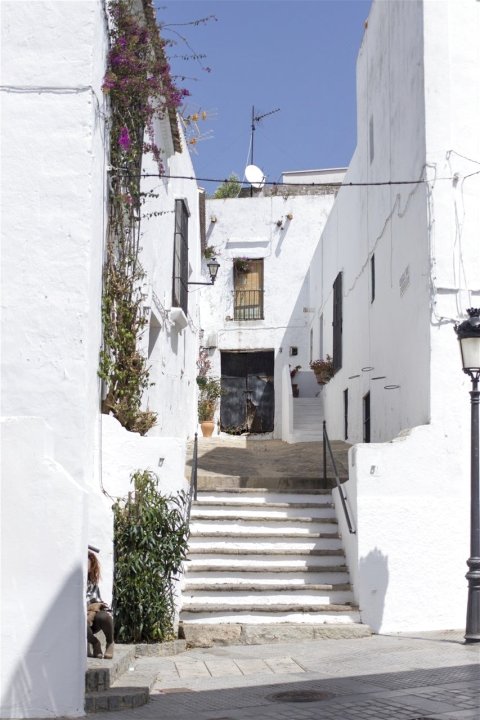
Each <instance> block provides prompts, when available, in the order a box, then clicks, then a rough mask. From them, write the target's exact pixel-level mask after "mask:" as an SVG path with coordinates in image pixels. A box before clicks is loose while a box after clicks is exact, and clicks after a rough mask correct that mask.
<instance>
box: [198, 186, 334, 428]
mask: <svg viewBox="0 0 480 720" xmlns="http://www.w3.org/2000/svg"><path fill="white" fill-rule="evenodd" d="M333 199H334V195H333V194H325V195H291V196H289V195H288V193H287V192H285V193H284V194H283V195H282V196H272V197H253V198H248V197H247V198H238V199H226V200H207V244H208V245H213V246H214V248H215V250H216V253H217V259H218V261H219V262H220V269H219V271H218V275H217V280H216V282H215V285H214V286H213V287H208V288H202V289H201V293H200V295H201V327H202V329H203V331H204V335H203V344H204V345H205V346H212V344H213V345H214V346H215V349H212V351H211V355H210V359H211V361H212V371H211V374H212V375H216V376H220V351H221V350H260V349H261V350H273V351H274V355H275V374H274V386H275V418H274V436H275V437H278V438H279V437H282V391H281V385H282V382H281V378H282V373H283V369H284V367H288V365H289V364H291V365H292V366H296V365H301V366H302V368H304V369H308V366H309V360H310V357H309V352H310V348H309V334H308V333H309V324H310V315H309V313H310V308H309V300H310V293H309V278H308V268H309V266H310V262H311V260H312V256H313V254H314V251H315V248H316V246H317V244H318V242H319V238H320V236H321V233H322V230H323V228H324V226H325V222H326V220H327V217H328V214H329V212H330V209H331V207H332V204H333ZM290 213H291V214H292V216H293V217H292V219H291V220H289V219H288V218H287V215H288V214H290ZM212 217H214V218H216V221H215V222H212V221H211V219H212ZM278 221H281V222H282V225H281V227H278V226H277V222H278ZM238 257H248V258H263V259H264V289H265V293H264V319H263V320H250V321H235V320H233V319H232V318H233V315H234V312H233V288H234V285H233V282H234V280H233V260H234V258H238ZM290 347H297V348H298V355H296V356H293V357H292V356H290V354H289V352H290Z"/></svg>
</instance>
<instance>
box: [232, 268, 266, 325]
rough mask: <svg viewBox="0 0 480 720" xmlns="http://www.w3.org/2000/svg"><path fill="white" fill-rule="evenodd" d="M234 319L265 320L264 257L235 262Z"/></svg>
mask: <svg viewBox="0 0 480 720" xmlns="http://www.w3.org/2000/svg"><path fill="white" fill-rule="evenodd" d="M233 285H234V291H233V293H234V319H235V320H263V293H264V290H263V259H260V260H245V258H238V259H237V260H234V262H233Z"/></svg>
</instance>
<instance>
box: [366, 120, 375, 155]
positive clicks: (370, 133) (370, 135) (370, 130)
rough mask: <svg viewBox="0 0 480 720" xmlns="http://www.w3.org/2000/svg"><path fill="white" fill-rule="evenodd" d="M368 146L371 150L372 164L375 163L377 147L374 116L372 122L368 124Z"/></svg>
mask: <svg viewBox="0 0 480 720" xmlns="http://www.w3.org/2000/svg"><path fill="white" fill-rule="evenodd" d="M368 146H369V150H370V163H372V162H373V158H374V157H375V147H374V144H373V115H370V122H369V124H368Z"/></svg>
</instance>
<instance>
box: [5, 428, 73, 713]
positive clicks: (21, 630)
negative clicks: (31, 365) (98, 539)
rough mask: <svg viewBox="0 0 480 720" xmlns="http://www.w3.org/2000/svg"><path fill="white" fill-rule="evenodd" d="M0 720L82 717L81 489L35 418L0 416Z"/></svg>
mask: <svg viewBox="0 0 480 720" xmlns="http://www.w3.org/2000/svg"><path fill="white" fill-rule="evenodd" d="M1 441H2V448H3V449H2V486H1V508H2V555H1V575H0V579H1V587H2V593H1V598H0V603H1V617H2V638H1V643H0V647H1V667H2V684H1V709H0V717H2V718H9V719H11V718H25V717H36V718H38V717H42V718H47V717H60V716H61V717H64V716H68V717H73V716H79V715H83V714H84V710H83V704H84V693H85V668H86V640H85V623H86V620H85V605H84V592H85V591H84V572H85V548H86V544H87V537H86V522H85V520H86V518H85V508H86V491H85V489H84V488H82V487H81V486H80V485H79V484H78V483H77V482H76V481H75V480H74V479H73V477H72V476H71V475H70V474H69V473H67V472H66V470H65V468H63V467H62V466H61V465H60V464H59V463H57V462H56V460H55V456H54V452H53V447H54V435H53V433H52V431H51V429H50V428H48V426H47V424H46V423H45V421H44V420H43V419H41V418H32V417H14V418H4V419H3V420H2V422H1Z"/></svg>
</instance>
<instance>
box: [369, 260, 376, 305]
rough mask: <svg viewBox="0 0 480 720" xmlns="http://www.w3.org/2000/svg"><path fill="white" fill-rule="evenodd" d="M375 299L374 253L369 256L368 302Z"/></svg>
mask: <svg viewBox="0 0 480 720" xmlns="http://www.w3.org/2000/svg"><path fill="white" fill-rule="evenodd" d="M374 300H375V254H373V255H372V257H371V258H370V302H371V303H373V301H374Z"/></svg>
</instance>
